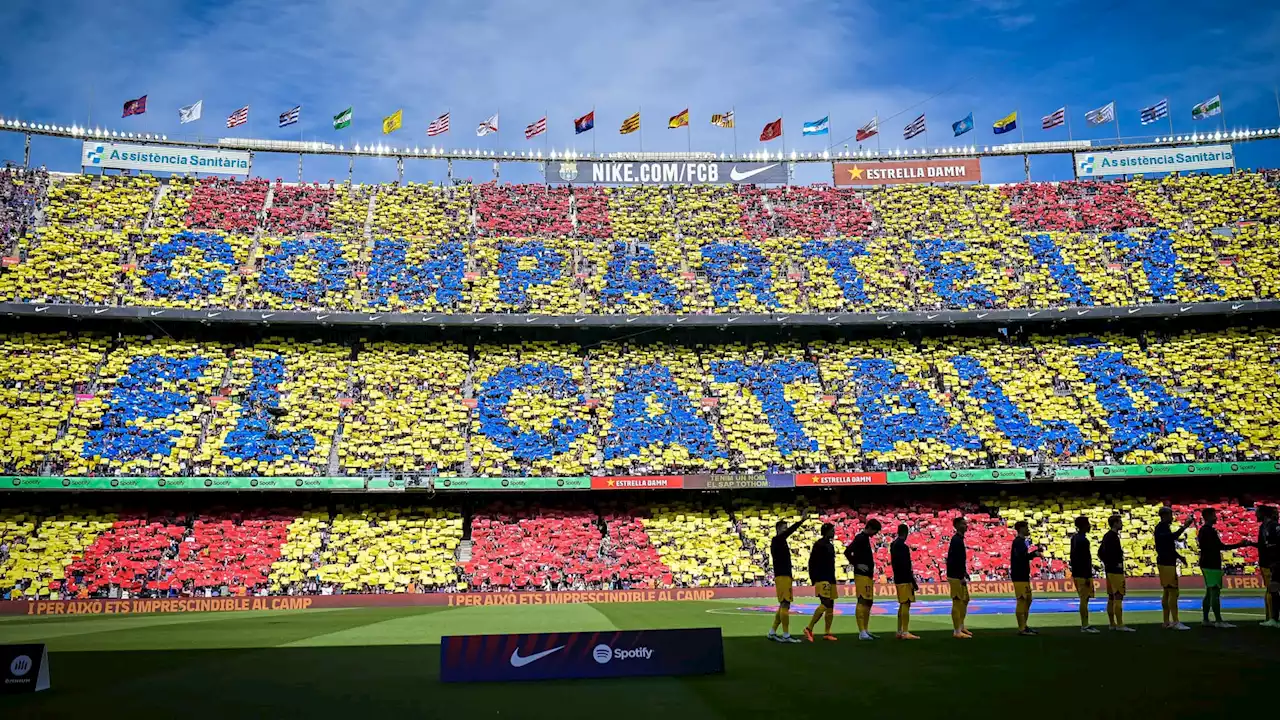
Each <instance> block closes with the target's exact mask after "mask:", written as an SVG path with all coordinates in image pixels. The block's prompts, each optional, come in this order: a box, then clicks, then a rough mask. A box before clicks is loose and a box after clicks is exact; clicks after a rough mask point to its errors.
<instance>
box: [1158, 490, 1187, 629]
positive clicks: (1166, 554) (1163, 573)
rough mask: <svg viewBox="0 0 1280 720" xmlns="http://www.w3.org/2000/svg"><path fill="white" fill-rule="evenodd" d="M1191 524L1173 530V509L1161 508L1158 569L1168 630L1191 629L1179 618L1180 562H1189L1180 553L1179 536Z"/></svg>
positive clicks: (1162, 609)
mask: <svg viewBox="0 0 1280 720" xmlns="http://www.w3.org/2000/svg"><path fill="white" fill-rule="evenodd" d="M1190 528H1191V524H1190V523H1187V524H1184V525H1183V526H1182V527H1180V528H1178V531H1177V532H1174V531H1173V510H1172V509H1170V508H1167V507H1164V508H1160V522H1159V523H1158V524H1157V525H1156V530H1155V541H1156V570H1157V571H1158V572H1159V573H1160V587H1161V588H1163V589H1164V592H1163V593H1162V594H1161V596H1160V609H1161V611H1162V612H1163V617H1164V629H1166V630H1190V629H1191V628H1189V627H1187V626H1186V625H1183V624H1182V623H1181V622H1179V620H1178V594H1179V592H1178V563H1179V562H1181V563H1182V564H1183V565H1186V564H1187V559H1186V558H1184V557H1182V556H1181V555H1179V554H1178V545H1177V543H1178V538H1180V537H1182V534H1183V533H1185V532H1186V531H1187V530H1188V529H1190Z"/></svg>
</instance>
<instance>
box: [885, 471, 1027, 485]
mask: <svg viewBox="0 0 1280 720" xmlns="http://www.w3.org/2000/svg"><path fill="white" fill-rule="evenodd" d="M892 475H893V477H891V478H889V482H890V483H944V482H1014V481H1019V480H1026V479H1027V471H1026V470H1025V469H1023V468H995V469H991V470H928V471H926V472H922V473H920V474H919V475H916V476H914V477H912V476H911V475H909V474H907V473H892Z"/></svg>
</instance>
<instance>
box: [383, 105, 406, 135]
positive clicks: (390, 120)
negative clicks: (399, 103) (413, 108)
mask: <svg viewBox="0 0 1280 720" xmlns="http://www.w3.org/2000/svg"><path fill="white" fill-rule="evenodd" d="M403 124H404V110H397V111H395V112H393V113H391V114H390V115H388V116H386V117H384V118H382V134H383V135H386V134H388V133H393V132H395V131H397V130H399V129H400V126H401V125H403Z"/></svg>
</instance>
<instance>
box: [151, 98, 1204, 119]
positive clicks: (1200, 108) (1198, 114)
mask: <svg viewBox="0 0 1280 720" xmlns="http://www.w3.org/2000/svg"><path fill="white" fill-rule="evenodd" d="M142 99H143V100H144V101H145V100H146V98H145V97H144V98H142ZM1221 114H1222V96H1221V95H1214V96H1213V97H1211V98H1209V99H1208V100H1205V101H1204V102H1202V103H1200V104H1199V105H1196V106H1195V107H1193V108H1191V119H1192V120H1203V119H1205V118H1207V117H1213V116H1214V115H1221Z"/></svg>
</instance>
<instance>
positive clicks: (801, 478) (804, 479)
mask: <svg viewBox="0 0 1280 720" xmlns="http://www.w3.org/2000/svg"><path fill="white" fill-rule="evenodd" d="M888 482H889V474H888V473H882V472H867V473H797V474H796V487H815V486H821V487H838V486H844V485H886V484H888Z"/></svg>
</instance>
